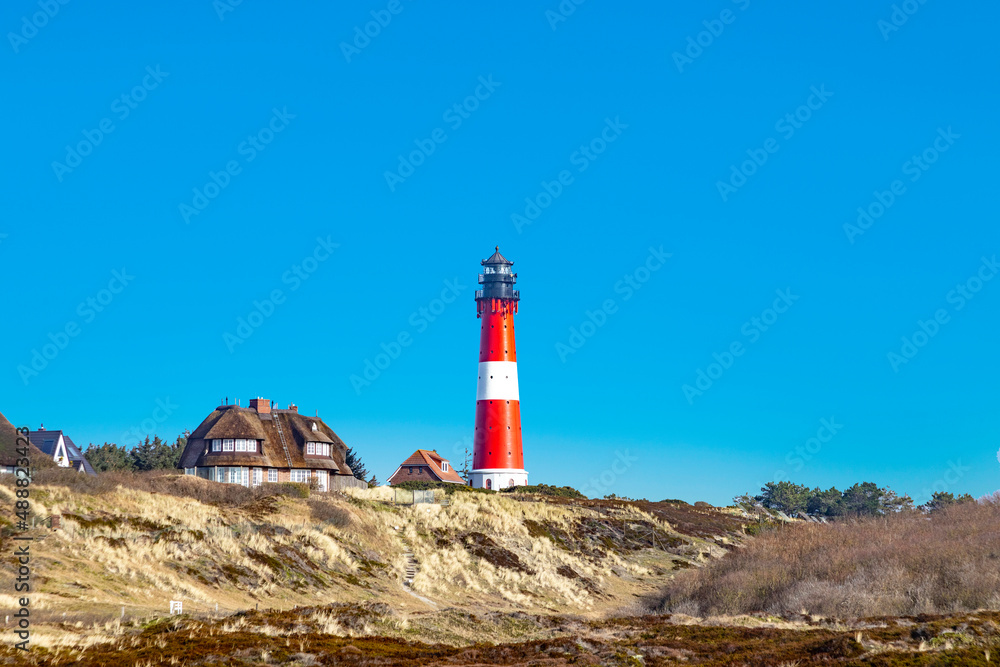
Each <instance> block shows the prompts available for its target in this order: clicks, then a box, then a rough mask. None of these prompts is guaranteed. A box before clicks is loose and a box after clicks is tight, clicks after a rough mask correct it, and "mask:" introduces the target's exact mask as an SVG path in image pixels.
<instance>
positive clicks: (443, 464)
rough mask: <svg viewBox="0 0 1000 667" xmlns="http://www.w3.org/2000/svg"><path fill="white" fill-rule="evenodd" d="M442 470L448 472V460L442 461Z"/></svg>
mask: <svg viewBox="0 0 1000 667" xmlns="http://www.w3.org/2000/svg"><path fill="white" fill-rule="evenodd" d="M441 472H448V462H447V461H441Z"/></svg>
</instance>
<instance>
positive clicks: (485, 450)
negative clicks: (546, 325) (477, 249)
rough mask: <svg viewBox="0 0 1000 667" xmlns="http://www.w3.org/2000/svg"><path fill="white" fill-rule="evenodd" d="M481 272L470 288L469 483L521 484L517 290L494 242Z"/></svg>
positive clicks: (495, 486)
mask: <svg viewBox="0 0 1000 667" xmlns="http://www.w3.org/2000/svg"><path fill="white" fill-rule="evenodd" d="M480 263H481V264H482V265H483V273H481V274H480V275H479V283H480V284H481V285H482V286H483V289H481V290H478V291H477V292H476V317H478V318H480V319H481V321H482V326H481V328H480V334H479V385H478V388H477V389H476V430H475V434H474V436H473V439H472V442H473V454H472V471H471V472H470V474H469V484H470V485H472V486H474V487H477V488H486V489H503V488H506V487H508V486H525V485H527V483H528V472H527V471H526V470H525V469H524V454H523V453H522V451H521V402H520V398H519V396H518V391H517V350H516V349H515V348H514V313H516V312H517V302H518V301H519V300H520V298H521V295H520V293H519V292H518V291H517V290H515V289H514V283H516V282H517V274H516V273H511V270H510V267H511V266H512V265H513V264H514V262H511V261H508V260H507V259H505V258H504V256H503V255H501V254H500V247H499V246H497V248H496V252H495V253H493V256H492V257H490V258H489V259H484V260H483V261H482V262H480Z"/></svg>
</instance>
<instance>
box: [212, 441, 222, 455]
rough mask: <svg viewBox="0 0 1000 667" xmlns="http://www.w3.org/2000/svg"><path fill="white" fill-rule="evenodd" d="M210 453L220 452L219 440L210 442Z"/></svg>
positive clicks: (220, 442)
mask: <svg viewBox="0 0 1000 667" xmlns="http://www.w3.org/2000/svg"><path fill="white" fill-rule="evenodd" d="M212 451H213V452H221V451H222V441H221V440H213V441H212Z"/></svg>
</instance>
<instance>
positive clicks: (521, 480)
mask: <svg viewBox="0 0 1000 667" xmlns="http://www.w3.org/2000/svg"><path fill="white" fill-rule="evenodd" d="M469 485H470V486H471V487H472V488H474V489H493V490H494V491H499V490H500V489H506V488H507V487H509V486H527V485H528V471H527V470H517V469H513V468H484V469H482V470H472V471H470V472H469Z"/></svg>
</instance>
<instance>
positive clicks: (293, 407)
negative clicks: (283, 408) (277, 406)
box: [288, 403, 299, 412]
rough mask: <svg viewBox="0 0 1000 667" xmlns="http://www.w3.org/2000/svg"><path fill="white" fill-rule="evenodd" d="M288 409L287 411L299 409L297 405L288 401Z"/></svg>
mask: <svg viewBox="0 0 1000 667" xmlns="http://www.w3.org/2000/svg"><path fill="white" fill-rule="evenodd" d="M288 411H289V412H298V411H299V406H297V405H295V404H294V403H289V404H288Z"/></svg>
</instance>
